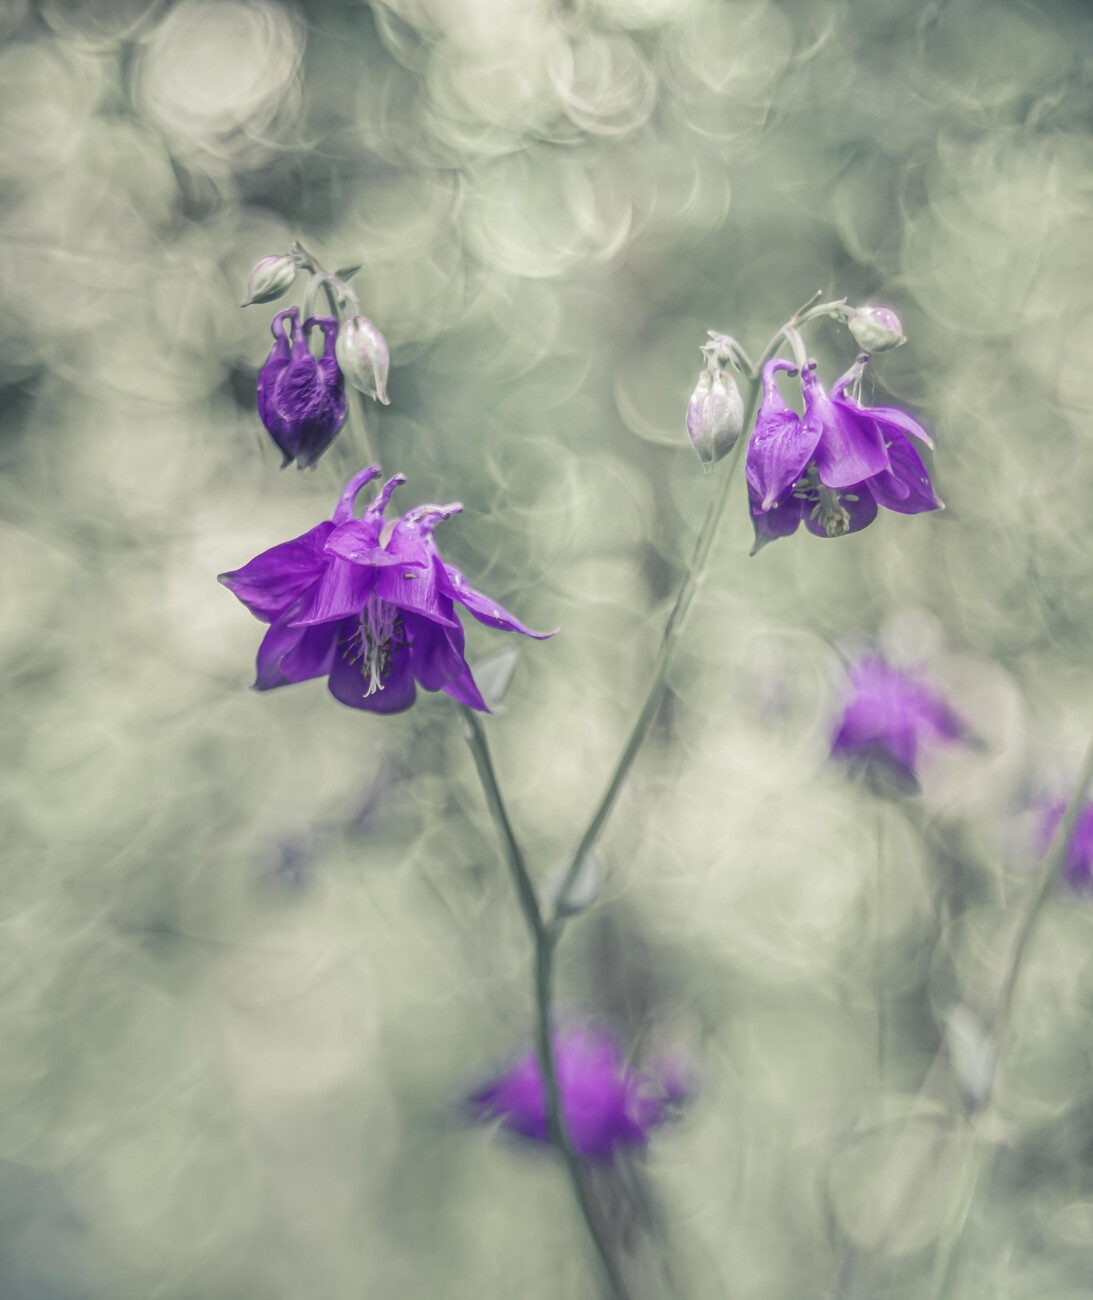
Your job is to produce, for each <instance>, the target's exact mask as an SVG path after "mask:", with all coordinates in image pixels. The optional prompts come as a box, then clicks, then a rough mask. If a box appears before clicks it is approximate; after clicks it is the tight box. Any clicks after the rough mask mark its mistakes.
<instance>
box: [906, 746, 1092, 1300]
mask: <svg viewBox="0 0 1093 1300" xmlns="http://www.w3.org/2000/svg"><path fill="white" fill-rule="evenodd" d="M1091 785H1093V740H1091V741H1090V743H1089V747H1088V749H1087V750H1086V752H1085V758H1084V759H1083V760H1082V767H1081V772H1080V773H1079V776H1078V782H1077V784H1076V785H1075V787H1074V790H1073V793H1072V794H1071V796H1070V799H1069V801H1068V802H1067V805H1066V811H1065V812H1064V813H1063V816H1062V820H1061V821H1060V822H1059V825H1058V827H1057V829H1056V831H1055V834H1054V835H1053V836H1052V838H1051V844H1050V846H1049V847H1048V851H1047V858H1046V859H1045V861H1044V866H1043V869H1042V870H1041V872H1040V880H1039V883H1038V884H1037V886H1036V890H1035V892H1034V893H1033V895H1032V897H1031V898H1030V899H1029V904H1028V907H1027V908H1026V909H1025V914H1024V916H1023V917H1022V919H1021V924H1020V926H1019V927H1018V930H1017V936H1016V938H1015V939H1014V943H1013V950H1012V952H1011V953H1010V960H1009V966H1008V968H1007V970H1006V977H1005V979H1004V980H1003V981H1002V989H1001V992H1000V993H999V996H998V1010H997V1012H996V1013H995V1018H994V1078H993V1080H992V1081H991V1088H990V1092H989V1093H988V1095H987V1097H986V1099H985V1102H984V1114H983V1116H982V1117H981V1118H980V1122H979V1125H978V1132H979V1133H981V1132H982V1130H983V1126H984V1124H985V1123H986V1124H988V1125H989V1124H990V1118H989V1117H991V1116H992V1115H993V1113H994V1111H995V1110H996V1103H995V1097H996V1095H997V1082H998V1074H999V1071H1000V1069H1001V1066H1002V1058H1003V1053H1004V1052H1005V1049H1006V1047H1007V1045H1008V1043H1009V1037H1010V1029H1011V1028H1012V1024H1013V1007H1014V1002H1015V995H1016V992H1017V986H1018V983H1019V981H1020V977H1021V972H1022V971H1023V970H1024V966H1025V956H1026V954H1027V952H1028V948H1029V942H1030V940H1031V938H1032V935H1033V933H1034V932H1035V930H1036V926H1037V924H1038V922H1039V920H1040V918H1041V917H1042V916H1043V914H1044V908H1045V906H1046V904H1047V901H1048V899H1049V898H1050V897H1051V895H1052V894H1053V892H1054V890H1055V887H1056V885H1057V884H1058V881H1059V876H1060V875H1061V874H1062V870H1063V866H1064V864H1065V862H1066V858H1067V852H1068V851H1069V849H1070V841H1071V839H1072V837H1073V835H1074V827H1075V826H1076V825H1077V822H1078V818H1079V817H1080V816H1081V812H1082V809H1083V808H1084V807H1085V804H1086V801H1087V800H1088V798H1089V789H1090V786H1091ZM994 1158H995V1152H994V1151H993V1150H992V1152H991V1153H990V1158H989V1159H984V1152H983V1139H982V1137H980V1136H978V1135H977V1137H976V1151H975V1158H974V1164H973V1168H972V1173H971V1175H970V1185H969V1188H968V1192H967V1196H966V1199H965V1201H964V1205H963V1207H962V1213H960V1214H959V1215H958V1217H957V1219H956V1221H955V1223H954V1224H953V1225H952V1227H951V1228H950V1231H949V1232H948V1233H947V1234H946V1236H945V1237H944V1238H943V1239H942V1241H941V1243H940V1244H939V1246H938V1251H937V1255H936V1257H935V1261H934V1279H933V1290H932V1294H933V1297H934V1300H945V1297H947V1296H949V1295H951V1294H952V1292H953V1287H954V1285H955V1283H956V1280H957V1276H958V1274H959V1269H960V1256H961V1250H962V1247H963V1244H964V1237H965V1231H966V1228H967V1224H968V1220H969V1219H970V1217H971V1211H972V1206H973V1204H974V1201H975V1194H976V1191H977V1189H978V1187H979V1186H980V1185H982V1184H984V1183H986V1182H987V1181H988V1180H987V1179H985V1178H984V1177H983V1176H982V1175H983V1173H984V1168H985V1169H986V1170H987V1171H988V1172H989V1171H991V1170H993V1167H994Z"/></svg>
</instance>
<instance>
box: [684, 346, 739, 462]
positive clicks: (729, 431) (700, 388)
mask: <svg viewBox="0 0 1093 1300" xmlns="http://www.w3.org/2000/svg"><path fill="white" fill-rule="evenodd" d="M743 427H744V399H743V398H742V397H741V396H740V389H739V388H738V387H737V386H736V380H735V379H734V378H733V377H732V375H730V374H728V373H727V372H726V371H724V370H703V371H702V373H701V374H700V375H699V376H698V383H697V384H696V385H695V390H694V392H693V393H692V394H691V400H690V402H689V403H688V406H687V432H688V433H689V434H690V435H691V442H692V443H694V449H695V451H697V452H698V455H699V458H700V459H701V461H702V464H703V465H704V466H705V467H706V468H707V469H709V468H710V467H711V466H713V465H716V464H717V462H718V461H719V460H720V459H721V457H722V456H727V455H728V453H729V452H730V451H732V449H733V447H734V446H735V444H736V440H737V438H739V437H740V431H741V430H742V429H743Z"/></svg>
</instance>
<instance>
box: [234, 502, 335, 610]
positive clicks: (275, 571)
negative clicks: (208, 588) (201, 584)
mask: <svg viewBox="0 0 1093 1300" xmlns="http://www.w3.org/2000/svg"><path fill="white" fill-rule="evenodd" d="M331 527H332V525H331V524H330V523H328V522H324V523H321V524H319V525H318V526H317V527H315V528H312V529H310V530H309V531H308V532H306V533H302V534H301V535H300V536H299V537H294V538H293V539H292V541H290V542H282V543H281V544H280V545H279V546H271V547H270V549H269V550H268V551H263V552H262V554H261V555H257V556H255V558H254V559H253V560H251V561H250V563H249V564H244V565H243V567H242V568H241V569H235V570H233V571H232V572H230V573H222V574H220V576H219V578H218V581H219V582H222V583H223V584H224V586H225V587H227V588H228V590H229V591H230V592H232V593H233V594H234V595H236V596H237V597H238V598H239V599H240V600H241V601H242V602H243V604H244V605H246V607H247V608H248V609H249V610H250V612H251V613H252V614H253V615H254V616H255V617H256V618H260V619H261V620H262V621H263V622H264V623H273V622H275V621H276V620H277V619H278V618H280V616H281V614H282V613H283V612H284V611H285V610H286V609H287V608H288V606H290V605H292V604H294V603H295V602H296V601H297V600H298V599H299V598H300V596H301V595H303V593H304V592H305V591H306V590H307V589H308V588H309V587H310V586H311V584H312V583H314V582H317V581H318V580H319V579H320V578H321V577H322V575H323V572H324V570H325V568H326V564H327V559H326V556H325V554H324V548H325V546H326V539H327V538H328V537H329V535H330V531H331Z"/></svg>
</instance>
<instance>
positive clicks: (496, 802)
mask: <svg viewBox="0 0 1093 1300" xmlns="http://www.w3.org/2000/svg"><path fill="white" fill-rule="evenodd" d="M459 707H460V713H461V715H462V718H463V735H464V737H465V739H466V741H467V743H468V745H470V748H471V753H472V755H473V756H474V765H475V767H476V768H477V770H478V776H479V779H480V781H481V782H482V789H483V791H484V793H485V796H486V804H487V806H488V808H489V810H490V816H491V817H492V818H493V823H494V826H495V827H496V829H497V838H498V839H499V841H500V843H501V848H502V852H503V854H504V858H505V862H506V865H507V866H508V869H509V875H510V876H511V877H512V883H513V886H514V887H515V889H516V897H517V899H518V900H519V903H520V911H521V912H522V913H523V917H524V921H525V923H526V925H527V928H528V933H529V934H530V936H531V941H532V945H533V947H534V950H535V1050H536V1053H537V1055H538V1057H539V1068H540V1070H541V1071H542V1075H543V1083H544V1086H545V1091H546V1101H547V1122H548V1125H549V1131H550V1138H551V1141H552V1143H553V1144H554V1145H555V1146H556V1147H557V1148H558V1150H559V1151H560V1152H561V1153H562V1159H563V1160H564V1162H565V1167H566V1172H567V1174H568V1175H569V1181H570V1184H571V1186H572V1188H573V1193H574V1195H575V1196H576V1198H577V1204H578V1206H579V1207H580V1211H581V1214H582V1216H583V1218H584V1221H585V1226H586V1227H587V1228H588V1234H589V1236H590V1237H591V1238H592V1242H593V1245H594V1246H595V1247H596V1253H597V1255H598V1256H599V1259H600V1263H601V1265H602V1267H603V1271H604V1275H605V1277H606V1280H607V1283H608V1285H609V1287H610V1289H611V1294H612V1296H613V1297H614V1300H628V1292H627V1289H626V1285H625V1283H624V1282H623V1279H622V1275H621V1273H620V1272H619V1268H618V1265H617V1264H616V1263H615V1259H614V1256H613V1255H612V1253H611V1248H610V1246H609V1244H608V1237H607V1231H606V1229H605V1228H604V1225H603V1223H602V1222H601V1220H600V1215H599V1211H598V1210H597V1207H596V1205H595V1202H594V1201H593V1199H592V1193H591V1190H590V1188H589V1186H588V1183H587V1181H586V1179H585V1176H584V1171H583V1169H582V1168H581V1162H580V1158H579V1157H578V1155H577V1152H576V1151H575V1150H574V1148H573V1143H572V1141H571V1140H570V1136H569V1130H568V1129H567V1127H566V1123H565V1116H564V1114H563V1111H562V1098H561V1091H560V1089H559V1087H558V1066H557V1062H556V1060H555V1056H554V1035H553V1015H552V1011H551V1008H552V1004H553V983H554V948H555V941H556V940H555V935H554V934H553V932H552V931H551V930H550V929H548V927H547V926H545V925H544V924H543V918H542V912H541V911H540V908H539V900H538V898H537V896H536V893H535V887H534V885H533V884H532V883H531V876H530V875H529V873H528V869H527V862H526V860H525V858H524V853H523V850H522V849H521V847H520V843H519V841H518V840H517V838H516V833H515V831H514V830H513V827H512V821H511V819H510V818H509V815H508V810H507V808H506V807H505V800H504V797H503V796H502V794H501V787H500V786H499V785H498V782H497V772H496V770H495V768H494V766H493V758H492V756H491V754H490V748H489V742H488V740H487V739H486V730H485V728H484V727H483V725H482V720H481V718H480V717H479V716H478V714H477V713H476V712H475V711H474V710H473V709H469V708H467V707H466V705H460V706H459Z"/></svg>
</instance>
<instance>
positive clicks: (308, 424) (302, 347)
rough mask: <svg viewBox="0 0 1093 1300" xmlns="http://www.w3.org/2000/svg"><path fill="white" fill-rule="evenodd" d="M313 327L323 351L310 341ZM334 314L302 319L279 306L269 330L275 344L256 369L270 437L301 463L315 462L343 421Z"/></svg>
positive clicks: (303, 466) (292, 310)
mask: <svg viewBox="0 0 1093 1300" xmlns="http://www.w3.org/2000/svg"><path fill="white" fill-rule="evenodd" d="M312 329H319V330H321V331H322V334H323V340H324V346H323V355H322V356H321V357H318V358H316V357H313V356H312V355H311V349H310V348H309V347H308V336H309V334H310V333H311V331H312ZM336 329H337V321H335V319H334V318H333V316H318V317H311V318H310V319H308V320H307V321H305V322H304V324H303V325H301V324H300V319H299V313H298V311H297V310H296V308H295V307H289V308H288V310H287V311H279V312H278V313H277V315H276V316H274V318H273V322H272V324H271V325H270V330H271V332H272V333H273V338H274V345H273V348H272V350H271V351H270V354H269V356H268V357H267V358H266V363H265V365H264V366H263V367H262V369H261V371H260V372H259V374H258V414H259V416H260V417H261V420H262V423H263V424H264V425H265V426H266V428H267V429H268V430H269V433H270V436H271V437H272V438H273V441H274V442H275V443H276V444H277V446H278V447H280V449H281V452H282V454H283V455H284V464H283V465H282V468H284V466H285V465H290V464H291V463H292V462H293V461H295V462H296V465H297V467H298V468H299V469H307V468H308V467H309V466H311V465H314V464H315V462H316V461H317V460H318V459H319V457H320V456H321V455H322V454H323V452H324V451H326V449H327V447H329V446H330V444H331V443H332V442H333V441H334V439H335V438H336V437H337V435H338V431H339V430H340V429H341V427H342V424H343V423H344V421H345V385H344V384H343V382H342V376H341V372H340V371H339V370H338V363H337V362H336V361H335V359H334V346H333V345H334V332H335V330H336Z"/></svg>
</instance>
